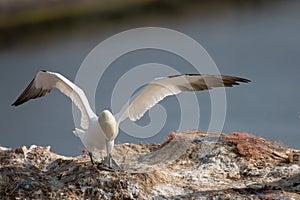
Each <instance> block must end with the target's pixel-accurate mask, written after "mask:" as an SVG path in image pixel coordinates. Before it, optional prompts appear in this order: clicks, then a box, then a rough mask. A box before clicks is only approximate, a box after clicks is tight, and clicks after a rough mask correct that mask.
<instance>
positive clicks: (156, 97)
mask: <svg viewBox="0 0 300 200" xmlns="http://www.w3.org/2000/svg"><path fill="white" fill-rule="evenodd" d="M240 82H244V83H248V82H250V80H248V79H244V78H239V77H234V76H222V75H221V76H218V75H201V74H186V75H175V76H169V77H166V78H160V79H156V80H155V81H153V82H151V83H149V84H148V85H147V86H146V87H145V88H144V89H143V90H142V91H141V92H140V94H138V96H137V97H136V98H135V99H134V100H133V101H132V102H131V103H130V104H129V106H128V107H127V108H126V109H125V110H124V112H121V113H119V114H117V115H116V116H118V117H117V118H118V119H117V122H118V123H120V122H122V121H123V120H125V119H126V118H127V117H128V118H129V119H130V120H131V121H136V120H138V119H140V118H141V117H142V116H143V115H144V114H145V112H146V111H147V110H149V109H150V108H152V107H153V106H154V105H155V104H157V103H158V102H159V101H161V100H163V99H164V98H165V97H167V96H170V95H176V94H179V93H181V92H195V91H202V90H210V89H212V88H216V87H232V86H234V85H239V83H240Z"/></svg>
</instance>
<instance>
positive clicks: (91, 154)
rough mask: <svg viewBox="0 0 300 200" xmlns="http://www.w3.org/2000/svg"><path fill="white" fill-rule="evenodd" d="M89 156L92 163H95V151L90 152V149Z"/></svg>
mask: <svg viewBox="0 0 300 200" xmlns="http://www.w3.org/2000/svg"><path fill="white" fill-rule="evenodd" d="M89 156H90V159H91V163H92V165H95V162H94V159H93V153H92V152H90V151H89Z"/></svg>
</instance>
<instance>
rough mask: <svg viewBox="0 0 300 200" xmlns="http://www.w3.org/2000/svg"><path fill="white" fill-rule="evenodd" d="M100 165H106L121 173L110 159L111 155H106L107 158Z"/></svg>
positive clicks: (119, 168) (120, 169)
mask: <svg viewBox="0 0 300 200" xmlns="http://www.w3.org/2000/svg"><path fill="white" fill-rule="evenodd" d="M101 164H102V165H106V166H107V167H109V168H111V169H114V170H119V171H122V168H121V167H120V166H119V165H118V163H117V162H116V161H115V160H114V159H113V158H112V156H111V154H108V155H107V157H106V158H105V159H104V160H103V162H102V163H101Z"/></svg>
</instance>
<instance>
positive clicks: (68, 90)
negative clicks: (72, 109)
mask: <svg viewBox="0 0 300 200" xmlns="http://www.w3.org/2000/svg"><path fill="white" fill-rule="evenodd" d="M54 88H57V89H59V90H60V91H61V92H62V93H63V94H65V95H66V96H68V97H69V98H70V99H71V100H72V101H73V102H74V104H75V105H76V106H77V107H78V108H79V110H80V112H81V123H80V126H81V127H82V128H84V129H87V128H88V126H89V119H90V118H93V117H96V114H95V113H94V112H93V110H92V109H91V107H90V105H89V102H88V99H87V98H86V96H85V94H84V92H83V91H82V90H81V89H80V88H79V87H78V86H76V85H75V84H74V83H72V82H71V81H69V80H68V79H67V78H65V77H64V76H62V75H61V74H59V73H54V72H47V71H40V72H39V73H38V74H37V75H36V76H35V78H34V79H33V80H32V81H31V82H30V83H29V85H28V86H27V87H26V89H25V90H24V91H23V92H22V94H21V95H20V96H19V97H18V98H17V100H16V101H15V102H14V103H13V104H12V106H19V105H21V104H23V103H25V102H27V101H29V100H30V99H36V98H40V97H43V96H45V95H46V94H48V93H49V92H51V90H52V89H54Z"/></svg>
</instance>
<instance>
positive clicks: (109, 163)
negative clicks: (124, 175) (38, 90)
mask: <svg viewBox="0 0 300 200" xmlns="http://www.w3.org/2000/svg"><path fill="white" fill-rule="evenodd" d="M113 146H114V141H108V140H106V152H107V156H106V158H105V159H104V161H103V164H105V165H107V166H109V167H111V168H113V169H117V170H122V168H121V167H120V166H119V165H118V163H117V162H116V161H115V160H114V159H113V158H112V155H111V152H112V149H113Z"/></svg>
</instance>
